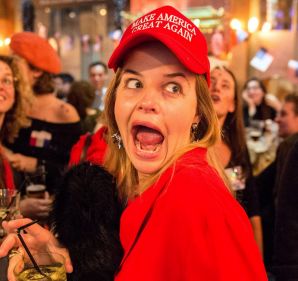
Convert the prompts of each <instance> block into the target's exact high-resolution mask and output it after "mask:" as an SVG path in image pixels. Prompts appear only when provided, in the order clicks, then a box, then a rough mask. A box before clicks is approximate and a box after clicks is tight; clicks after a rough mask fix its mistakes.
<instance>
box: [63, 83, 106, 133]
mask: <svg viewBox="0 0 298 281" xmlns="http://www.w3.org/2000/svg"><path fill="white" fill-rule="evenodd" d="M94 99H95V90H94V88H93V87H92V86H91V84H90V83H89V82H87V81H76V82H74V83H73V84H72V86H71V88H70V91H69V94H68V98H67V100H68V102H69V103H70V104H71V105H73V106H74V108H75V109H76V110H77V112H78V114H79V116H80V119H81V125H82V131H83V133H87V132H90V133H92V132H93V130H94V128H95V126H96V124H97V123H98V122H99V119H100V116H101V113H102V112H101V111H100V110H99V109H98V108H92V104H93V102H94Z"/></svg>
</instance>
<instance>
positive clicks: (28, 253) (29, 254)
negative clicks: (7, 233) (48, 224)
mask: <svg viewBox="0 0 298 281" xmlns="http://www.w3.org/2000/svg"><path fill="white" fill-rule="evenodd" d="M37 222H38V220H35V221H32V222H30V223H28V224H25V225H23V226H21V227H19V228H18V229H17V236H18V237H19V239H20V241H21V243H22V245H23V247H24V249H25V251H26V253H27V255H28V256H29V258H30V260H31V262H32V264H33V266H34V268H35V269H36V270H37V271H38V272H39V273H40V274H41V275H43V276H45V277H46V278H47V279H49V280H51V279H50V278H49V277H48V276H47V275H46V274H44V273H43V272H42V270H41V269H40V267H39V266H38V264H37V262H36V261H35V259H34V258H33V255H32V254H31V252H30V250H29V248H28V247H27V245H26V243H25V241H24V239H23V237H22V235H21V231H22V230H24V229H25V228H27V227H29V226H31V225H33V224H35V223H37Z"/></svg>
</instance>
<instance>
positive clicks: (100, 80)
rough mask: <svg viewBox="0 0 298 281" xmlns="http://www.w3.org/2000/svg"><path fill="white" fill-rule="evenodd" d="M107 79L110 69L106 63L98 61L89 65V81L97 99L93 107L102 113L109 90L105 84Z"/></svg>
mask: <svg viewBox="0 0 298 281" xmlns="http://www.w3.org/2000/svg"><path fill="white" fill-rule="evenodd" d="M107 79H108V68H107V65H106V64H105V63H103V62H101V61H97V62H93V63H91V64H90V65H89V81H90V83H91V85H92V86H93V87H94V88H95V99H94V102H93V105H92V107H93V108H97V109H99V110H101V111H103V109H104V97H105V94H106V90H107V88H106V87H105V83H106V81H107Z"/></svg>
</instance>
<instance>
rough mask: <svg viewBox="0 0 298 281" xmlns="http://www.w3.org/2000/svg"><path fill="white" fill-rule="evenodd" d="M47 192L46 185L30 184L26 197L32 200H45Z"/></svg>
mask: <svg viewBox="0 0 298 281" xmlns="http://www.w3.org/2000/svg"><path fill="white" fill-rule="evenodd" d="M45 192H46V186H45V185H44V184H30V185H28V186H27V187H26V195H27V196H28V197H30V198H44V196H45Z"/></svg>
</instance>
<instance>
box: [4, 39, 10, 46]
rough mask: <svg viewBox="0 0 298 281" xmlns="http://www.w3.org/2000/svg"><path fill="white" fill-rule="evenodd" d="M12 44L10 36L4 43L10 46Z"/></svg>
mask: <svg viewBox="0 0 298 281" xmlns="http://www.w3.org/2000/svg"><path fill="white" fill-rule="evenodd" d="M9 44H10V38H5V39H4V45H6V46H8V45H9Z"/></svg>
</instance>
